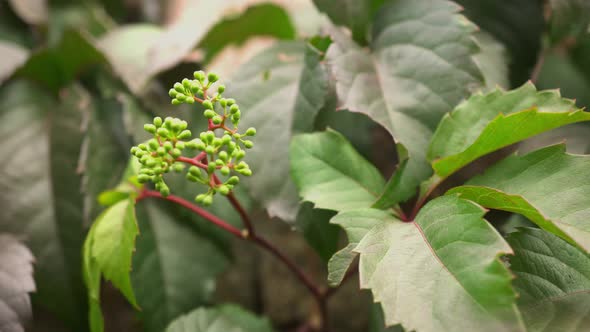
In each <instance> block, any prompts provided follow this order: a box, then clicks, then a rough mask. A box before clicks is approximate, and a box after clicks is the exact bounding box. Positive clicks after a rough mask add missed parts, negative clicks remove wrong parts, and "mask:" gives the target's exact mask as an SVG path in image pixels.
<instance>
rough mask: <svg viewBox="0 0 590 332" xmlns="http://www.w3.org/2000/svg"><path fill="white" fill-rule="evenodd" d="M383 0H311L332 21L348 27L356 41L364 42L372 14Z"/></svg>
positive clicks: (365, 41)
mask: <svg viewBox="0 0 590 332" xmlns="http://www.w3.org/2000/svg"><path fill="white" fill-rule="evenodd" d="M384 2H385V0H313V3H314V4H315V5H316V7H317V8H318V9H319V10H320V11H321V12H324V13H325V14H326V15H328V17H330V20H331V21H332V23H334V24H336V25H343V26H346V27H348V28H349V29H350V30H351V32H352V37H353V38H354V40H356V41H357V42H358V43H361V44H366V43H367V39H368V32H369V27H370V26H371V22H372V20H373V15H374V14H375V12H377V10H378V9H379V7H380V6H381V5H382V4H383V3H384Z"/></svg>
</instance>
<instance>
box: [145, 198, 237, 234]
mask: <svg viewBox="0 0 590 332" xmlns="http://www.w3.org/2000/svg"><path fill="white" fill-rule="evenodd" d="M147 197H155V198H160V199H164V200H168V201H170V202H174V203H176V204H178V205H181V206H183V207H185V208H187V209H189V210H191V211H192V212H194V213H196V214H198V215H200V216H201V217H203V218H205V219H207V220H209V221H210V222H212V223H213V224H215V225H216V226H218V227H219V228H221V229H223V230H225V231H227V232H229V233H231V234H233V235H235V236H237V237H239V238H243V234H242V232H241V231H240V230H239V229H238V228H236V227H234V226H232V225H230V224H228V223H227V222H225V221H224V220H222V219H220V218H219V217H217V216H215V215H213V214H211V213H209V212H208V211H207V210H204V209H201V208H200V207H198V206H196V205H194V204H193V203H191V202H189V201H187V200H185V199H184V198H181V197H178V196H174V195H169V196H168V197H164V196H162V194H160V193H159V192H157V191H154V190H143V191H142V192H140V194H139V196H138V197H137V198H136V199H135V201H136V202H139V201H141V200H142V199H144V198H147Z"/></svg>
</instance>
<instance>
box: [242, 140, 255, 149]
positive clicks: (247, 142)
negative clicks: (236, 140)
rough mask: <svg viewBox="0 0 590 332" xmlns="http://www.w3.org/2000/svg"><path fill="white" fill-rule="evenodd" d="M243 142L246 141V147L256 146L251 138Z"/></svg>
mask: <svg viewBox="0 0 590 332" xmlns="http://www.w3.org/2000/svg"><path fill="white" fill-rule="evenodd" d="M243 143H244V146H245V147H246V149H251V148H252V147H253V146H254V143H253V142H252V141H249V140H245V141H243Z"/></svg>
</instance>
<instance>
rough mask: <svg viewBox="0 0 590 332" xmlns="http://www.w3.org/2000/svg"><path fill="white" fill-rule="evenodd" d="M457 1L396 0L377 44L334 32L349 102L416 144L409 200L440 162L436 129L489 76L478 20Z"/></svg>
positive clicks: (339, 80) (406, 192)
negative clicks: (433, 146)
mask: <svg viewBox="0 0 590 332" xmlns="http://www.w3.org/2000/svg"><path fill="white" fill-rule="evenodd" d="M458 11H459V7H458V6H457V5H456V4H454V3H451V2H449V1H444V0H427V1H412V0H399V1H392V2H390V3H388V4H387V5H385V6H383V7H382V8H381V9H380V10H379V12H378V13H377V16H376V18H375V21H374V26H373V31H372V38H371V40H372V42H371V44H370V45H369V50H368V51H367V49H365V48H363V47H361V46H359V45H357V44H355V43H354V42H352V41H351V40H350V39H348V37H346V36H344V35H343V34H340V33H337V32H334V33H333V36H332V37H333V39H334V44H332V46H331V47H330V49H329V50H328V55H327V61H328V62H329V64H330V65H331V69H332V73H333V76H334V79H335V83H336V91H337V94H338V97H339V99H340V104H341V107H342V108H344V109H348V110H350V111H353V112H362V113H366V114H367V115H369V116H370V117H371V118H373V119H374V120H375V121H376V122H378V123H379V124H381V125H382V126H383V127H385V128H386V129H387V130H388V131H389V132H390V133H391V134H392V136H393V138H394V139H395V141H396V142H397V143H401V144H403V145H404V146H405V147H406V148H407V150H408V151H409V157H410V158H409V161H408V166H407V171H406V172H404V180H402V181H401V183H402V184H404V187H403V188H400V192H401V193H403V195H402V196H401V199H402V200H407V199H408V198H410V197H412V196H414V194H415V193H416V187H417V186H418V185H419V183H420V182H421V181H422V180H424V179H426V178H427V177H428V176H430V174H431V172H432V170H431V169H430V167H429V166H428V164H427V162H426V156H425V155H426V150H427V148H428V144H429V140H430V137H431V136H432V133H433V132H434V130H435V128H436V125H437V124H438V122H439V120H440V119H441V117H442V116H443V115H444V114H445V113H447V112H449V111H451V110H452V108H453V107H454V106H455V105H456V104H457V103H458V102H459V101H460V100H461V99H462V98H464V97H466V96H467V95H469V93H470V91H472V90H473V89H476V88H478V87H480V86H481V85H482V83H483V77H482V74H481V72H480V70H479V69H478V67H477V66H476V64H475V62H474V61H473V58H472V57H473V55H474V54H476V53H477V52H478V47H477V45H476V43H475V41H474V39H473V36H472V33H473V32H474V31H475V30H476V27H475V26H474V25H473V24H471V23H469V22H468V21H467V20H466V19H465V18H464V17H463V16H461V15H459V14H457V12H458Z"/></svg>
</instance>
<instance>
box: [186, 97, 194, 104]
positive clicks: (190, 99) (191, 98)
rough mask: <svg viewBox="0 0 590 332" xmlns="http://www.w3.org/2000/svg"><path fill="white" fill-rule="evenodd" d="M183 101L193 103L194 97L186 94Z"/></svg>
mask: <svg viewBox="0 0 590 332" xmlns="http://www.w3.org/2000/svg"><path fill="white" fill-rule="evenodd" d="M184 102H185V103H187V104H194V103H195V98H193V97H191V96H187V97H186V99H185V100H184Z"/></svg>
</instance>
